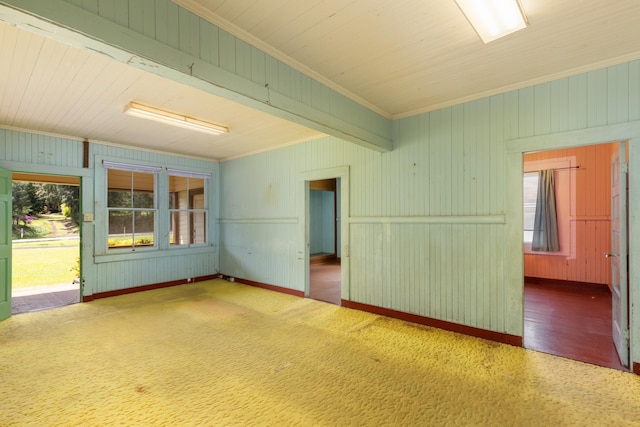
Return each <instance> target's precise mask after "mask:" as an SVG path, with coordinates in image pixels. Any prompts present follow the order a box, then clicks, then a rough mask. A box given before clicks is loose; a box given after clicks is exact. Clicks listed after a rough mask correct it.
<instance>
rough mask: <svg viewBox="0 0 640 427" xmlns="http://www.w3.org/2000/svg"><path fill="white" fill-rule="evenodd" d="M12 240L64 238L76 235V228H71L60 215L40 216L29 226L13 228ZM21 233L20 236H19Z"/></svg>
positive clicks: (67, 221) (21, 225)
mask: <svg viewBox="0 0 640 427" xmlns="http://www.w3.org/2000/svg"><path fill="white" fill-rule="evenodd" d="M12 231H13V239H14V240H17V239H21V238H22V239H41V238H47V237H66V236H73V235H77V234H78V227H77V226H72V225H71V224H70V222H69V220H68V219H67V218H66V217H65V216H64V215H63V214H61V213H54V214H41V215H39V216H38V217H37V218H34V219H32V220H31V221H30V223H29V224H27V225H24V224H22V223H21V224H20V225H19V226H15V225H14V226H13V230H12ZM21 232H22V234H21Z"/></svg>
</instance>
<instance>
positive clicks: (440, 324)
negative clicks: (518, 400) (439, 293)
mask: <svg viewBox="0 0 640 427" xmlns="http://www.w3.org/2000/svg"><path fill="white" fill-rule="evenodd" d="M342 306H343V307H346V308H351V309H354V310H360V311H366V312H369V313H373V314H379V315H382V316H387V317H393V318H395V319H400V320H404V321H407V322H412V323H418V324H420V325H425V326H433V327H434V328H438V329H444V330H447V331H452V332H458V333H461V334H464V335H470V336H473V337H477V338H483V339H486V340H490V341H497V342H501V343H504V344H509V345H513V346H516V347H522V345H523V340H522V337H519V336H517V335H511V334H506V333H502V332H495V331H489V330H487V329H480V328H475V327H473V326H466V325H461V324H459V323H453V322H447V321H445V320H439V319H433V318H430V317H425V316H420V315H417V314H411V313H406V312H404V311H397V310H392V309H390V308H384V307H378V306H375V305H369V304H363V303H360V302H353V301H349V300H344V299H343V300H342Z"/></svg>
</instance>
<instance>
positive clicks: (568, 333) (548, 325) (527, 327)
mask: <svg viewBox="0 0 640 427" xmlns="http://www.w3.org/2000/svg"><path fill="white" fill-rule="evenodd" d="M524 312H525V314H524V346H525V348H528V349H530V350H536V351H541V352H543V353H549V354H554V355H556V356H561V357H566V358H569V359H574V360H579V361H582V362H586V363H591V364H593V365H599V366H604V367H607V368H613V369H619V370H623V371H628V369H627V368H625V367H624V366H622V365H621V364H620V359H619V358H618V354H617V352H616V349H615V346H614V344H613V338H612V326H611V294H610V293H609V292H608V290H607V289H606V287H604V286H602V288H601V289H599V288H596V287H580V288H579V287H577V286H564V285H562V284H558V285H554V284H551V285H549V284H535V283H525V292H524Z"/></svg>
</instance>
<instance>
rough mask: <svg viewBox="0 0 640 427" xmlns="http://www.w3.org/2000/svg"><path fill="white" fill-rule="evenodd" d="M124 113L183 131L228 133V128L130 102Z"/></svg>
mask: <svg viewBox="0 0 640 427" xmlns="http://www.w3.org/2000/svg"><path fill="white" fill-rule="evenodd" d="M124 113H125V114H128V115H130V116H134V117H140V118H143V119H149V120H153V121H156V122H159V123H164V124H167V125H172V126H178V127H181V128H185V129H191V130H196V131H198V132H206V133H210V134H213V135H221V134H223V133H227V132H229V128H226V127H224V126H220V125H215V124H213V123H209V122H204V121H202V120H198V119H194V118H193V117H189V116H183V115H181V114H175V113H170V112H168V111H164V110H159V109H157V108H153V107H147V106H146V105H141V104H138V103H136V102H130V103H128V104H127V106H126V107H124Z"/></svg>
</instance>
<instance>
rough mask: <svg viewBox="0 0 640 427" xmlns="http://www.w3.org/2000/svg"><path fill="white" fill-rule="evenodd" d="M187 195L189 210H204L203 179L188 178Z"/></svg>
mask: <svg viewBox="0 0 640 427" xmlns="http://www.w3.org/2000/svg"><path fill="white" fill-rule="evenodd" d="M189 194H191V197H190V198H189V209H204V179H202V178H189ZM198 196H200V197H198Z"/></svg>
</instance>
